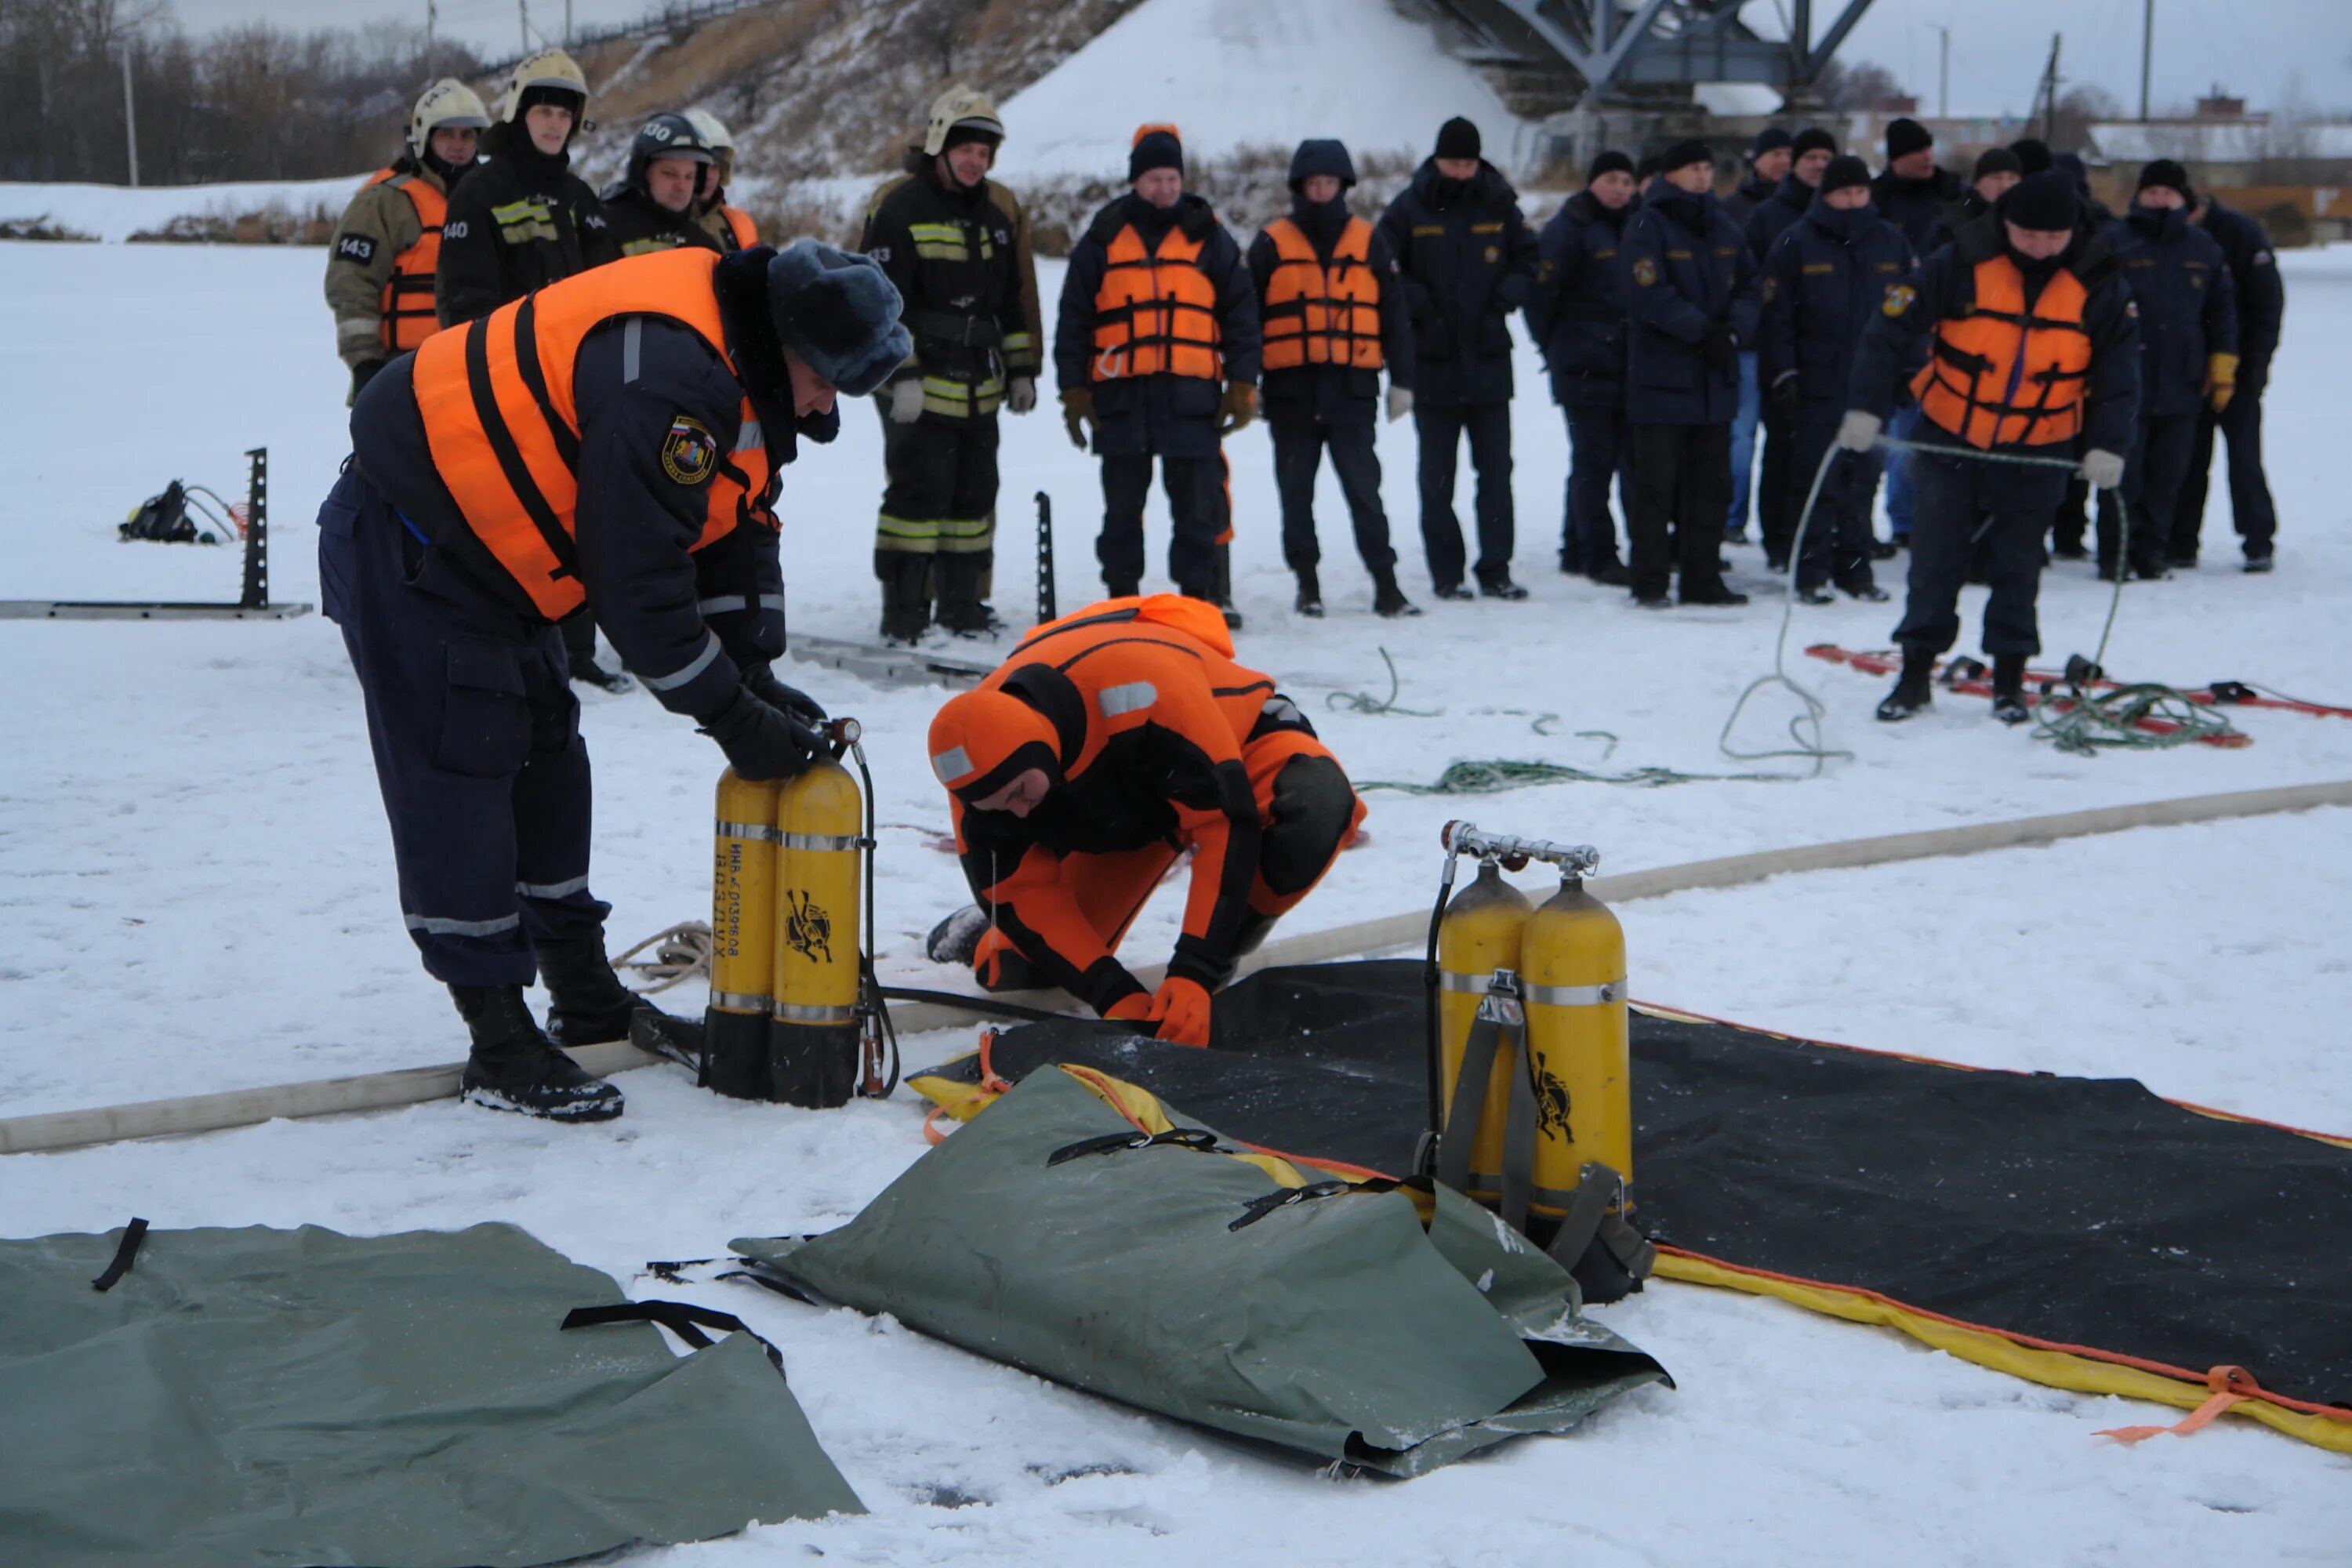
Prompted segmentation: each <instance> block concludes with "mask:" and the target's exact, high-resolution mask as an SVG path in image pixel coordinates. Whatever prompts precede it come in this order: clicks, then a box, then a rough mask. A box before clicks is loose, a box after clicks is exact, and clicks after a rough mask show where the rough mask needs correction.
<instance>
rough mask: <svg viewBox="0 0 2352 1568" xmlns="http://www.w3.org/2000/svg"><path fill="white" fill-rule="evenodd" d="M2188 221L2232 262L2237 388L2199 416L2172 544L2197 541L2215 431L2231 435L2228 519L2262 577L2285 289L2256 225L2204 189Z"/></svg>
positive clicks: (2272, 526)
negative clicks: (2266, 425)
mask: <svg viewBox="0 0 2352 1568" xmlns="http://www.w3.org/2000/svg"><path fill="white" fill-rule="evenodd" d="M2192 216H2193V218H2194V221H2195V222H2196V224H2197V226H2198V227H2200V228H2201V229H2203V230H2204V231H2205V232H2206V233H2207V234H2210V235H2211V236H2212V237H2213V240H2214V243H2216V244H2217V245H2219V246H2221V254H2222V255H2224V256H2226V257H2228V258H2230V278H2231V283H2232V285H2233V286H2234V287H2235V289H2236V290H2237V295H2238V354H2239V363H2238V388H2237V393H2236V395H2234V396H2232V397H2231V399H2230V401H2229V404H2228V405H2227V406H2226V407H2223V408H2220V409H2216V408H2215V407H2214V406H2213V405H2212V403H2211V401H2210V399H2209V400H2208V401H2207V403H2206V406H2205V412H2204V413H2203V414H2201V415H2200V416H2198V420H2197V449H2196V450H2195V451H2193V452H2191V453H2190V454H2189V477H2188V479H2186V480H2185V481H2184V482H2183V483H2182V485H2181V487H2180V505H2179V509H2178V510H2176V511H2175V512H2174V514H2173V520H2172V532H2173V536H2174V538H2176V539H2179V538H2181V537H2182V536H2183V535H2184V534H2185V535H2186V537H2187V540H2188V542H2189V543H2190V544H2192V545H2193V544H2194V543H2195V542H2196V540H2197V534H2198V531H2199V529H2200V525H2201V524H2202V522H2203V520H2204V516H2205V484H2206V479H2207V476H2208V475H2209V474H2210V471H2211V469H2212V467H2213V433H2214V431H2216V430H2217V429H2218V430H2219V431H2221V434H2223V435H2224V436H2227V437H2229V438H2230V515H2231V522H2232V524H2233V525H2234V526H2235V527H2236V529H2237V531H2238V538H2239V540H2240V542H2241V545H2240V547H2241V548H2242V550H2243V551H2244V552H2245V556H2246V567H2245V569H2246V570H2247V571H2249V572H2267V571H2269V570H2270V569H2271V558H2272V550H2273V545H2272V541H2273V536H2274V535H2275V534H2276V533H2277V532H2278V510H2277V509H2276V508H2275V507H2274V506H2273V504H2272V502H2271V487H2270V481H2269V480H2268V479H2264V478H2263V388H2264V387H2265V386H2267V385H2268V384H2270V378H2271V356H2272V355H2273V354H2274V353H2277V352H2278V343H2279V323H2280V322H2281V321H2282V320H2284V317H2285V315H2286V285H2285V284H2284V282H2282V281H2281V280H2280V279H2279V269H2278V258H2276V257H2275V256H2273V254H2272V253H2271V237H2270V236H2269V235H2267V234H2264V233H2263V226H2262V225H2261V224H2259V223H2256V222H2255V221H2254V220H2253V219H2252V218H2251V217H2249V216H2246V215H2245V214H2244V213H2242V212H2239V211H2236V210H2235V209H2234V208H2231V207H2225V206H2223V205H2221V203H2220V202H2218V201H2216V200H2215V199H2214V198H2213V195H2212V193H2211V192H2210V191H2208V192H2205V193H2204V194H2203V197H2202V199H2201V200H2200V202H2199V203H2198V205H2197V209H2196V211H2195V213H2194V214H2193V215H2192Z"/></svg>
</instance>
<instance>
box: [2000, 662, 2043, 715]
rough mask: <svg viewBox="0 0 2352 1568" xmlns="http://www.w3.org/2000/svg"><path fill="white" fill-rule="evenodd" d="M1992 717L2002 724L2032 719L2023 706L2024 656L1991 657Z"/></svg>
mask: <svg viewBox="0 0 2352 1568" xmlns="http://www.w3.org/2000/svg"><path fill="white" fill-rule="evenodd" d="M1992 716H1993V717H1994V718H1996V719H1998V720H2000V721H2001V722H2002V723H2004V724H2022V723H2024V722H2025V721H2027V720H2028V719H2031V718H2032V717H2033V713H2032V710H2030V709H2028V708H2027V707H2026V705H2025V656H2024V655H2023V654H2021V653H1997V654H1995V655H1993V656H1992Z"/></svg>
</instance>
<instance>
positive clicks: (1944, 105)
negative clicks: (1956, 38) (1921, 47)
mask: <svg viewBox="0 0 2352 1568" xmlns="http://www.w3.org/2000/svg"><path fill="white" fill-rule="evenodd" d="M1927 26H1931V27H1933V28H1935V29H1936V31H1937V33H1939V34H1941V35H1942V42H1941V43H1939V44H1938V45H1937V49H1936V118H1937V119H1938V120H1949V119H1950V118H1951V117H1952V30H1951V28H1949V27H1947V26H1943V25H1942V24H1941V23H1937V22H1930V23H1928V24H1927Z"/></svg>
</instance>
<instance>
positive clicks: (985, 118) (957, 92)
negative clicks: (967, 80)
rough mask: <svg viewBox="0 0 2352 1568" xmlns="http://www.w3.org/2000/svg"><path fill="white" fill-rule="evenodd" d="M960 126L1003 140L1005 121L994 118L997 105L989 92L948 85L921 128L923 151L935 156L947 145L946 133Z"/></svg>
mask: <svg viewBox="0 0 2352 1568" xmlns="http://www.w3.org/2000/svg"><path fill="white" fill-rule="evenodd" d="M960 125H968V126H971V128H972V129H973V130H975V131H985V132H988V133H989V135H991V136H992V137H994V138H995V139H996V140H997V141H999V142H1002V141H1003V140H1004V121H1002V120H1000V119H998V118H997V115H996V105H994V104H992V103H991V102H989V101H988V95H987V94H986V93H983V92H975V91H973V90H972V89H971V88H968V87H951V88H950V89H947V91H945V92H943V93H941V94H940V97H939V101H938V102H936V103H934V104H932V105H931V118H930V122H929V124H927V125H925V126H924V127H923V152H924V153H925V154H926V155H928V156H929V157H933V158H936V157H938V156H939V155H940V153H941V152H943V151H945V150H946V148H947V144H948V132H950V131H953V130H954V129H956V127H958V126H960Z"/></svg>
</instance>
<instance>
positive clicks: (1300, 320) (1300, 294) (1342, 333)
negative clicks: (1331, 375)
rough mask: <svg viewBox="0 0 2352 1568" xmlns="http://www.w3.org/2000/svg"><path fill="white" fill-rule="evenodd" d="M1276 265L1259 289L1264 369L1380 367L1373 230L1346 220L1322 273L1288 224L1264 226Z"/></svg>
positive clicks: (1311, 248) (1311, 249)
mask: <svg viewBox="0 0 2352 1568" xmlns="http://www.w3.org/2000/svg"><path fill="white" fill-rule="evenodd" d="M1265 237H1267V238H1268V239H1270V240H1272V241H1274V252H1275V255H1276V258H1278V259H1277V260H1276V263H1275V268H1274V271H1273V273H1272V275H1271V276H1269V277H1268V278H1267V279H1266V282H1265V309H1264V310H1262V311H1260V313H1259V320H1260V321H1261V323H1262V324H1263V326H1264V328H1265V368H1266V369H1268V370H1297V368H1299V367H1300V366H1301V365H1309V364H1335V365H1344V366H1349V367H1352V368H1354V369H1356V370H1378V369H1380V368H1381V280H1380V279H1379V278H1378V277H1376V276H1375V275H1374V274H1373V272H1372V269H1371V268H1370V266H1369V265H1368V264H1367V261H1368V258H1369V257H1370V254H1371V247H1372V226H1371V225H1370V224H1369V223H1366V222H1365V221H1364V220H1363V219H1362V218H1360V217H1351V218H1349V220H1348V226H1347V227H1346V228H1344V229H1342V230H1341V231H1340V234H1339V244H1338V245H1336V246H1334V247H1332V249H1331V260H1330V262H1329V264H1328V266H1327V265H1326V264H1325V263H1324V261H1323V259H1322V258H1320V257H1318V256H1317V255H1316V254H1315V245H1314V242H1313V241H1312V240H1309V239H1308V238H1307V235H1306V233H1305V231H1304V230H1302V229H1300V228H1299V226H1297V224H1295V223H1293V222H1292V221H1291V220H1290V219H1288V218H1276V220H1275V221H1274V222H1272V223H1270V224H1268V225H1266V226H1265Z"/></svg>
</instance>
